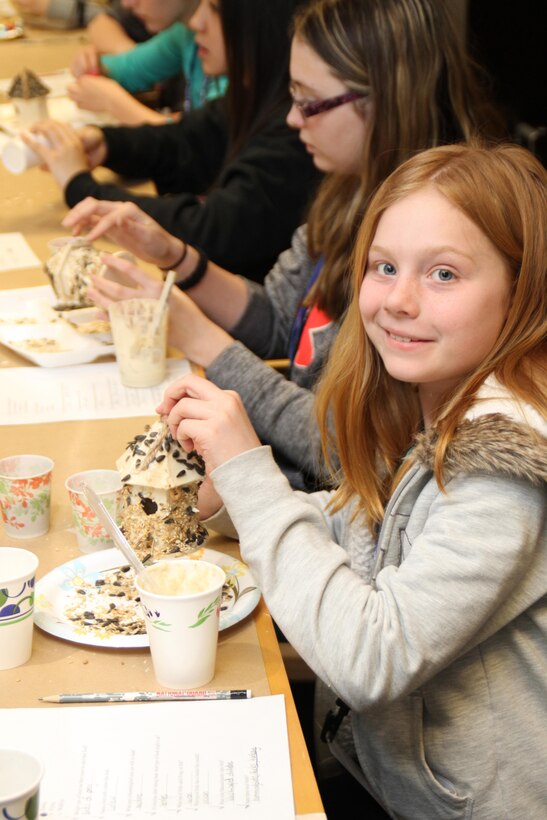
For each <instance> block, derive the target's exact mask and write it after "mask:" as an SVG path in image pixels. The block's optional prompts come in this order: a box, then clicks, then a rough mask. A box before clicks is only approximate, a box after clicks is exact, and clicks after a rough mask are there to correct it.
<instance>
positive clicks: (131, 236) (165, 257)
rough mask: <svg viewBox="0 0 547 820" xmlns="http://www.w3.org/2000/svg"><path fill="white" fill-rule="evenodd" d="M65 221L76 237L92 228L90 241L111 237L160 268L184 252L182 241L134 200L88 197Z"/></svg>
mask: <svg viewBox="0 0 547 820" xmlns="http://www.w3.org/2000/svg"><path fill="white" fill-rule="evenodd" d="M62 224H63V225H64V226H65V228H72V233H73V234H75V235H76V236H77V235H79V234H80V233H81V232H82V231H83V230H84V229H86V228H90V230H89V232H88V234H87V239H88V240H89V241H90V242H94V241H95V239H98V238H99V237H100V236H108V238H109V239H111V240H112V242H115V243H116V244H117V245H121V247H122V248H126V249H127V250H128V251H131V253H134V254H135V256H138V257H139V259H143V260H144V261H145V262H152V263H153V264H155V265H158V266H159V267H161V268H167V267H168V266H169V265H170V264H172V263H173V262H174V261H175V260H177V259H179V258H180V255H181V250H182V243H181V240H180V239H177V238H176V237H174V236H172V235H171V234H170V233H167V231H166V230H164V229H163V228H162V227H161V225H159V224H158V223H157V222H156V221H155V220H154V219H152V218H151V217H149V216H148V214H145V213H144V211H141V209H140V208H139V207H138V206H137V205H135V204H134V203H133V202H108V201H107V200H97V199H94V198H93V197H86V199H83V200H82V201H81V202H79V203H78V204H77V205H75V206H74V208H72V210H71V211H69V212H68V214H67V215H66V216H65V218H64V219H63V222H62ZM90 226H91V227H90Z"/></svg>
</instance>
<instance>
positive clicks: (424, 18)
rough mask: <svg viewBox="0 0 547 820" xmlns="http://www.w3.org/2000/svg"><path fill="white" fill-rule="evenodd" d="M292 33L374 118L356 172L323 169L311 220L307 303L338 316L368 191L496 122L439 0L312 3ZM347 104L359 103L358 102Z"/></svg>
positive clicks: (299, 16)
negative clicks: (407, 163)
mask: <svg viewBox="0 0 547 820" xmlns="http://www.w3.org/2000/svg"><path fill="white" fill-rule="evenodd" d="M294 36H296V37H297V38H299V39H301V40H303V41H304V42H305V43H306V44H307V45H308V46H309V47H310V48H311V49H313V51H314V52H315V53H316V54H317V55H318V56H319V57H320V58H321V59H322V60H323V61H324V62H325V63H326V64H327V65H328V66H329V67H330V70H331V71H332V74H333V75H334V76H335V77H337V78H338V79H340V80H341V81H342V82H343V83H344V84H345V85H346V86H347V88H348V89H351V90H352V91H358V92H361V93H363V94H366V95H367V97H368V100H369V101H370V102H372V106H367V113H366V114H365V113H363V116H371V117H372V122H371V129H370V137H369V139H368V141H367V144H366V145H365V146H364V147H363V157H362V173H361V175H360V177H355V176H346V175H341V174H336V173H332V174H329V175H327V177H326V178H325V180H324V182H323V183H322V185H321V187H320V189H319V192H318V194H317V196H316V198H315V201H314V203H313V206H312V208H311V211H310V215H309V220H308V244H309V253H310V256H311V257H312V258H313V259H316V258H319V256H320V255H321V254H323V256H324V259H325V263H324V266H323V270H322V273H321V276H320V277H319V279H318V280H317V282H316V284H315V286H314V287H313V289H312V290H311V291H310V294H309V296H308V301H309V303H313V302H316V303H317V304H318V305H319V307H320V308H322V309H323V310H325V311H326V313H328V314H329V315H330V316H331V317H332V318H335V319H336V318H339V317H340V316H341V315H342V313H343V311H344V309H345V307H346V305H347V301H348V287H349V279H350V278H351V276H350V267H351V265H350V255H351V248H352V246H353V242H354V239H355V234H356V232H357V227H358V225H359V224H360V222H361V219H362V216H363V213H364V210H365V208H366V205H367V201H368V199H369V198H370V195H371V194H372V192H373V191H374V190H375V189H376V188H377V186H378V185H379V184H380V183H381V182H382V180H384V179H385V178H386V177H387V176H388V175H389V174H390V173H391V172H392V171H393V170H394V169H395V168H396V167H397V166H398V165H400V164H401V162H403V161H404V160H406V159H408V158H409V157H410V156H412V155H413V154H415V153H417V152H419V151H422V150H424V149H426V148H431V147H433V146H435V145H439V144H444V143H447V142H455V141H459V140H462V139H464V140H467V139H469V138H470V137H471V136H473V135H476V134H479V133H487V134H488V136H490V137H491V136H494V133H493V131H494V129H497V123H496V126H494V124H493V123H494V120H495V118H494V117H493V115H492V112H491V111H490V110H488V112H487V106H486V104H485V102H484V100H483V98H482V94H481V91H480V89H479V86H478V84H477V82H476V76H475V73H474V69H473V67H472V64H471V62H470V60H469V58H468V57H467V56H466V54H465V52H464V50H463V47H462V46H461V44H460V40H459V38H458V35H457V33H456V31H455V29H454V27H453V25H452V22H451V19H450V18H449V16H448V14H447V11H446V8H445V4H444V2H443V0H315V1H314V2H312V3H309V4H308V5H307V6H306V7H304V8H303V9H301V10H300V11H299V12H297V13H296V15H295V19H294ZM353 105H355V106H356V107H357V110H360V103H359V101H357V102H356V103H353ZM371 108H372V113H370V109H371ZM361 110H362V109H361Z"/></svg>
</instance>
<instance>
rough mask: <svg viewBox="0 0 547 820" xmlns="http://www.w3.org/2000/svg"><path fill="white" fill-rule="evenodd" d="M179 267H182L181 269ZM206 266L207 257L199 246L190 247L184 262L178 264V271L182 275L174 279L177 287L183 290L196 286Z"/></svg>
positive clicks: (207, 264) (207, 263)
mask: <svg viewBox="0 0 547 820" xmlns="http://www.w3.org/2000/svg"><path fill="white" fill-rule="evenodd" d="M180 267H182V271H181V270H180ZM208 267H209V257H208V256H207V254H206V253H205V251H202V250H201V249H200V248H194V247H193V248H191V253H190V254H188V257H187V261H186V264H184V265H182V264H181V266H179V273H181V274H182V275H181V276H180V277H177V279H176V285H177V287H178V288H180V290H183V291H186V290H190V289H191V288H194V287H196V285H198V284H199V283H200V282H201V280H202V279H203V277H204V276H205V274H206V273H207V268H208Z"/></svg>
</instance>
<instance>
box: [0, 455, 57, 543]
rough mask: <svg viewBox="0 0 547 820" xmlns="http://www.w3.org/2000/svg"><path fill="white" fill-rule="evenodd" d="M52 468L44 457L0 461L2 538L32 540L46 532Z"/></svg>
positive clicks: (23, 456)
mask: <svg viewBox="0 0 547 820" xmlns="http://www.w3.org/2000/svg"><path fill="white" fill-rule="evenodd" d="M53 467H54V463H53V461H52V459H51V458H48V457H47V456H38V455H20V456H8V457H7V458H2V459H0V508H1V512H2V519H3V521H4V527H5V530H6V535H9V536H10V537H11V538H36V537H37V536H39V535H44V534H45V533H46V532H47V531H48V530H49V516H50V509H51V475H52V472H53Z"/></svg>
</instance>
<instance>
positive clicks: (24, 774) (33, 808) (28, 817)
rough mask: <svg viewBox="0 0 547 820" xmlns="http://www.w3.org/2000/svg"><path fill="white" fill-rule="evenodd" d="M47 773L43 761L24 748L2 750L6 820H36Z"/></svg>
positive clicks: (0, 800)
mask: <svg viewBox="0 0 547 820" xmlns="http://www.w3.org/2000/svg"><path fill="white" fill-rule="evenodd" d="M43 774H44V767H43V765H42V763H41V761H40V760H38V759H37V758H36V757H33V755H30V754H28V753H27V752H24V751H22V750H20V749H0V818H2V820H36V818H37V817H38V816H39V815H38V804H39V799H40V782H41V780H42V777H43Z"/></svg>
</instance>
